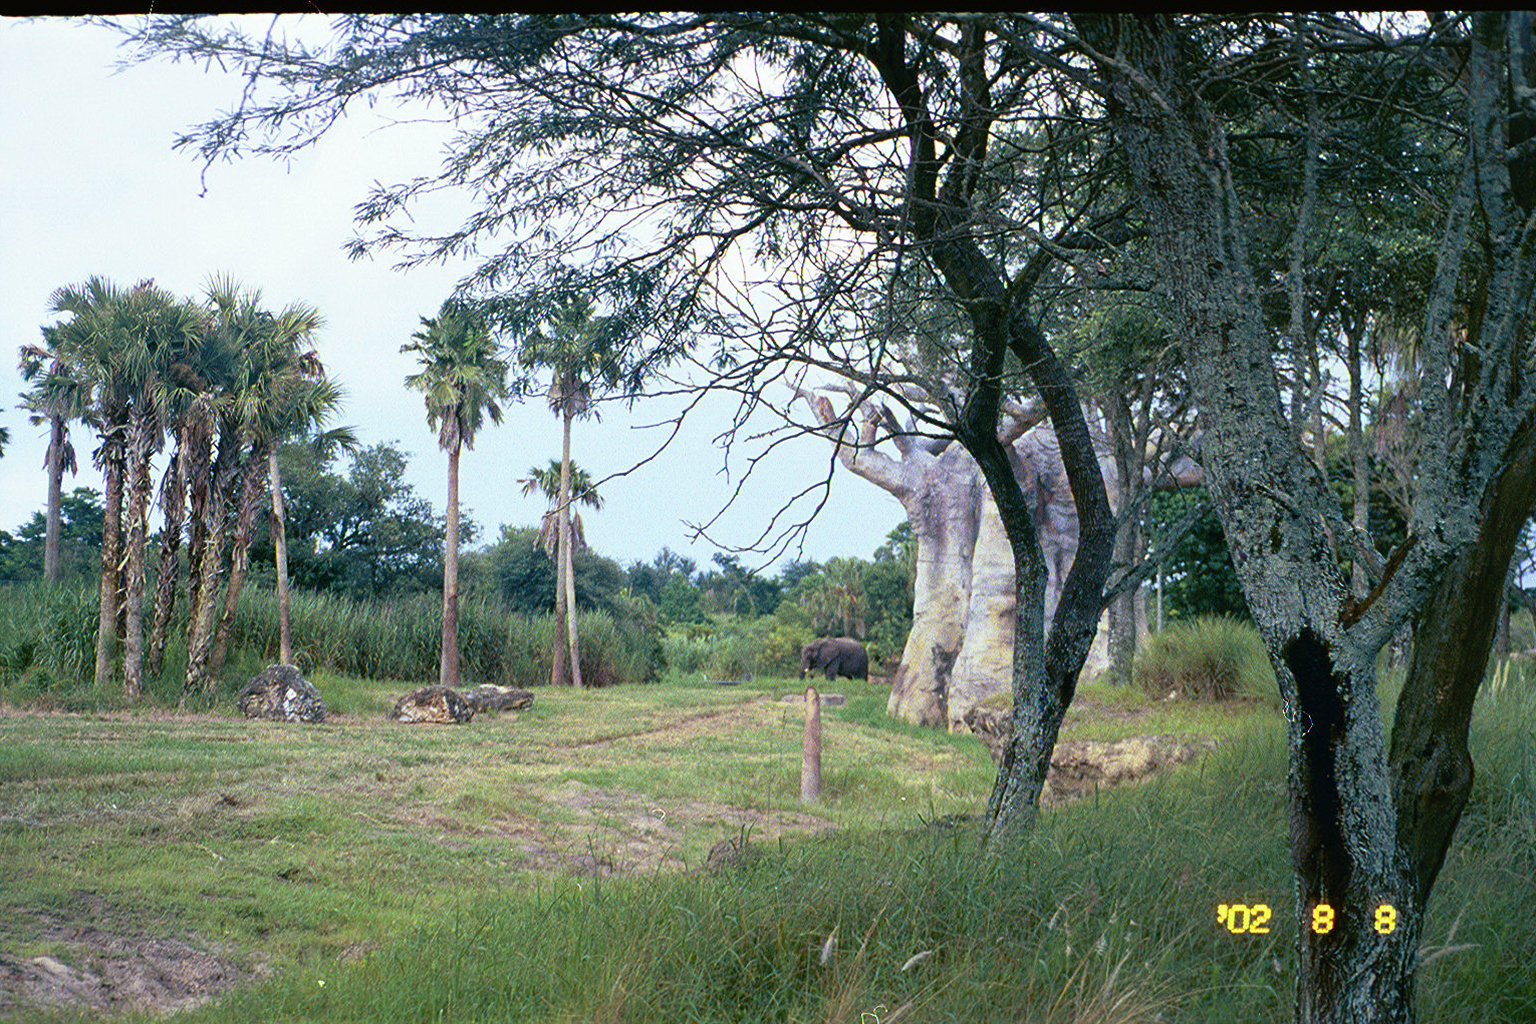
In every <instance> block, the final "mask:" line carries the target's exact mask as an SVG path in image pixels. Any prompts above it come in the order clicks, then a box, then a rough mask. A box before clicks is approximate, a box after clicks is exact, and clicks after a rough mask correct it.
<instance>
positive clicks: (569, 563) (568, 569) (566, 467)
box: [556, 408, 582, 690]
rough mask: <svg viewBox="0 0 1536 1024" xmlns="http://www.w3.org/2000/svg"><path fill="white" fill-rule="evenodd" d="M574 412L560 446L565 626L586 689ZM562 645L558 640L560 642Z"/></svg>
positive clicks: (574, 680)
mask: <svg viewBox="0 0 1536 1024" xmlns="http://www.w3.org/2000/svg"><path fill="white" fill-rule="evenodd" d="M573 418H574V417H573V415H572V413H571V410H570V409H569V408H567V409H566V410H565V432H564V439H563V440H562V442H561V447H560V520H559V527H560V558H561V562H562V565H563V567H564V573H563V577H564V585H565V591H564V594H563V598H564V602H565V625H566V630H567V635H568V636H569V637H570V642H571V685H572V686H574V687H575V688H576V689H578V690H580V689H582V681H581V642H580V640H579V639H578V637H577V630H576V559H575V552H574V551H573V550H572V547H573V545H572V542H571V420H572V419H573ZM556 646H558V641H557V643H556Z"/></svg>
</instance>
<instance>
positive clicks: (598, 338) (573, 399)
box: [520, 297, 621, 689]
mask: <svg viewBox="0 0 1536 1024" xmlns="http://www.w3.org/2000/svg"><path fill="white" fill-rule="evenodd" d="M546 325H547V326H548V328H549V333H547V334H546V333H544V332H543V331H534V332H533V333H532V334H530V335H529V336H528V337H527V338H525V339H524V341H523V346H522V351H521V354H520V360H521V362H522V364H523V366H524V367H528V368H534V367H546V368H548V369H550V370H553V371H554V373H553V377H552V379H551V381H550V385H549V390H548V392H547V393H546V395H547V397H548V399H549V408H550V410H551V411H552V412H554V413H555V414H556V415H557V416H559V417H561V419H562V420H563V425H564V434H563V438H562V441H561V449H560V504H559V506H558V507H557V509H556V511H557V514H558V523H557V529H558V536H559V538H560V542H559V549H560V559H559V561H558V562H557V563H556V569H557V582H556V587H555V620H556V623H557V625H558V626H559V628H561V629H562V630H564V631H565V633H566V636H567V637H568V638H569V640H570V657H571V682H572V684H573V685H575V686H576V687H577V688H578V689H579V688H580V687H581V653H580V646H579V641H578V639H577V635H576V615H575V610H576V584H575V579H574V577H573V574H572V561H571V558H572V555H571V532H570V508H571V473H570V469H571V421H572V420H574V419H575V418H577V417H578V416H580V417H583V418H584V417H586V416H589V415H594V414H595V410H594V409H593V408H592V385H593V384H594V383H598V384H602V385H605V386H607V387H610V388H612V387H616V386H617V385H618V383H619V380H620V376H621V369H620V366H619V358H618V351H617V343H618V339H619V334H620V330H621V324H620V322H619V320H618V318H616V317H593V316H592V306H591V303H589V302H588V301H587V300H586V299H584V298H580V297H575V298H567V299H564V300H561V301H558V302H556V303H555V306H554V309H553V311H552V312H551V313H550V314H549V316H548V317H547V318H546ZM564 662H565V649H564V647H562V646H561V645H560V644H559V643H558V642H557V643H556V645H555V657H554V665H553V668H552V670H551V676H550V681H551V683H553V684H554V685H557V686H558V685H561V684H563V683H564V682H565V665H564Z"/></svg>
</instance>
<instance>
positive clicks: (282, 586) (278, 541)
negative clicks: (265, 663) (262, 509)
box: [267, 446, 293, 665]
mask: <svg viewBox="0 0 1536 1024" xmlns="http://www.w3.org/2000/svg"><path fill="white" fill-rule="evenodd" d="M267 467H268V469H269V475H270V476H271V478H272V548H273V550H274V551H275V552H276V553H277V660H278V663H279V664H281V665H292V664H293V634H292V633H290V632H289V627H288V516H287V514H286V513H285V512H284V511H283V475H282V472H281V471H280V470H279V469H278V467H277V448H276V447H275V446H274V447H273V449H272V451H271V452H270V453H268V455H267Z"/></svg>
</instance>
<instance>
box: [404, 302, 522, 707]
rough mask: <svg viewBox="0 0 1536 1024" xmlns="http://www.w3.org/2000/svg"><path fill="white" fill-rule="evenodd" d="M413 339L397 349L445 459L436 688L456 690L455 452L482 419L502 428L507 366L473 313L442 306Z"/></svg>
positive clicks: (469, 443) (471, 440)
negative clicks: (413, 359) (408, 361)
mask: <svg viewBox="0 0 1536 1024" xmlns="http://www.w3.org/2000/svg"><path fill="white" fill-rule="evenodd" d="M421 326H422V329H421V330H420V331H417V332H416V333H415V334H413V335H411V337H412V338H414V339H416V340H415V341H414V342H409V343H407V344H405V345H402V346H400V351H401V352H414V353H416V354H417V356H418V357H419V359H420V360H421V371H420V372H419V373H413V374H411V375H410V376H409V377H407V378H405V383H406V385H407V386H409V387H413V388H415V389H416V390H418V391H420V392H421V393H422V395H423V396H424V398H425V401H426V406H427V423H428V424H429V425H431V426H433V427H436V428H438V433H437V443H438V445H439V446H440V447H441V448H442V449H443V450H444V451H446V452H447V453H448V530H447V534H448V535H447V537H446V539H445V540H444V543H443V642H442V655H441V658H440V660H439V664H438V682H440V683H441V684H442V685H443V686H458V685H459V452H460V449H461V447H464V448H471V449H472V448H474V446H475V434H476V432H477V431H479V429H480V427H481V425H482V423H483V421H484V417H485V416H490V418H491V422H492V423H500V422H501V406H500V405H499V404H497V403H499V402H504V401H506V398H507V384H506V377H507V364H506V361H505V360H504V359H502V358H500V353H501V348H500V346H499V345H497V344H496V342H495V340H494V339H493V338H492V337H491V334H490V330H489V329H488V328H487V326H486V324H485V321H484V320H483V319H482V318H480V317H479V316H477V315H476V314H475V313H473V312H472V311H470V310H468V309H465V308H463V307H461V306H457V305H455V304H454V303H453V302H452V301H449V302H445V303H443V306H442V308H441V309H440V310H438V314H437V316H436V317H433V318H431V319H428V318H427V317H422V318H421Z"/></svg>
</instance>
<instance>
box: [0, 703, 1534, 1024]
mask: <svg viewBox="0 0 1536 1024" xmlns="http://www.w3.org/2000/svg"><path fill="white" fill-rule="evenodd" d="M314 681H315V682H316V684H317V685H318V686H319V687H320V689H321V692H322V693H323V694H325V696H326V698H327V701H328V703H329V704H330V705H331V707H332V708H333V710H334V711H335V712H336V713H334V714H333V715H332V716H331V720H330V721H329V722H328V723H327V724H325V725H323V726H299V725H284V724H274V723H250V722H245V721H243V720H237V719H235V718H233V717H232V716H231V715H228V714H217V713H213V714H201V715H186V716H174V715H169V714H166V713H163V712H155V711H141V712H137V713H131V712H113V713H97V714H39V713H31V712H27V711H24V710H15V709H10V710H7V711H6V712H5V713H4V714H3V715H0V877H3V878H4V879H5V884H4V885H3V886H0V982H4V989H3V991H4V992H5V995H0V999H5V1000H7V1001H6V1002H0V1017H4V1016H7V1015H9V1019H14V1020H18V1021H33V1020H37V1021H43V1020H47V1021H54V1020H71V1019H76V1017H77V1016H79V1015H81V1014H82V1013H83V1014H84V1015H85V1016H86V1017H88V1018H91V1019H94V1018H96V1017H99V1016H101V1015H102V1014H103V1013H104V1012H111V1013H112V1014H114V1015H118V1014H126V1015H127V1016H126V1018H124V1019H136V1018H135V1016H134V1013H135V1011H132V1010H131V1009H130V1007H131V1006H132V1005H133V1004H134V1003H135V1002H138V1003H140V1004H153V1005H157V1006H160V1007H162V1008H166V1007H180V1006H195V1008H193V1009H191V1010H189V1012H188V1014H187V1016H186V1017H184V1018H178V1019H186V1020H193V1021H203V1020H207V1021H309V1020H313V1021H337V1020H356V1021H374V1020H403V1021H417V1020H420V1021H508V1022H511V1021H529V1022H541V1024H542V1022H555V1021H571V1022H574V1021H598V1020H611V1021H656V1022H667V1024H674V1022H684V1021H700V1022H702V1021H743V1022H765V1021H785V1022H800V1021H804V1022H810V1021H839V1022H841V1021H849V1022H855V1021H868V1022H871V1024H872V1022H873V1020H874V1016H865V1014H871V1015H875V1016H878V1017H879V1018H880V1020H881V1021H882V1022H884V1024H889V1021H891V1020H893V1019H895V1020H903V1019H905V1020H913V1021H916V1020H922V1021H977V1022H980V1021H1004V1020H1006V1021H1026V1020H1027V1021H1037V1020H1038V1021H1063V1022H1087V1021H1090V1020H1092V1021H1105V1022H1118V1021H1125V1022H1129V1021H1142V1020H1144V1021H1153V1020H1162V1021H1192V1022H1193V1021H1201V1022H1204V1021H1226V1020H1231V1021H1280V1020H1284V1019H1288V1016H1289V1006H1290V999H1291V985H1292V979H1293V977H1294V975H1293V967H1292V964H1291V960H1292V952H1291V948H1292V945H1293V941H1294V932H1293V931H1289V930H1288V927H1287V923H1286V918H1287V915H1286V914H1285V912H1284V908H1285V907H1286V906H1287V905H1288V902H1289V896H1288V893H1289V886H1290V882H1289V872H1288V866H1287V861H1288V858H1287V853H1286V849H1285V842H1284V836H1285V813H1284V803H1285V801H1284V791H1283V776H1284V769H1283V765H1284V754H1283V747H1282V742H1283V739H1282V736H1283V733H1282V723H1281V720H1280V718H1279V714H1278V712H1276V711H1274V710H1273V709H1271V708H1269V707H1266V706H1263V705H1259V704H1228V705H1199V704H1194V703H1191V702H1188V701H1173V702H1166V701H1155V700H1151V699H1149V698H1146V697H1144V696H1142V695H1141V694H1139V693H1136V692H1133V691H1127V690H1115V689H1111V688H1107V687H1085V688H1084V690H1083V692H1082V693H1081V694H1080V696H1079V699H1078V702H1077V703H1076V704H1074V707H1073V711H1072V713H1071V715H1070V717H1069V721H1068V726H1067V728H1066V729H1065V730H1064V732H1063V739H1064V740H1065V739H1102V740H1113V739H1120V738H1123V737H1126V736H1131V735H1147V734H1157V735H1168V736H1177V737H1182V738H1185V739H1189V740H1198V739H1211V740H1215V741H1216V744H1217V745H1216V748H1215V750H1214V751H1213V752H1212V753H1210V754H1207V755H1205V756H1203V757H1201V758H1199V759H1197V760H1195V761H1193V762H1191V763H1189V764H1187V765H1184V766H1182V767H1180V768H1177V769H1175V770H1172V771H1170V772H1167V773H1165V774H1164V775H1162V776H1159V777H1158V778H1156V779H1154V780H1152V781H1148V782H1144V783H1142V784H1139V785H1136V786H1128V787H1121V788H1117V789H1115V790H1111V791H1105V792H1102V793H1099V794H1097V795H1096V796H1094V797H1092V798H1090V799H1084V800H1081V801H1078V802H1077V803H1074V804H1071V805H1068V806H1066V807H1064V808H1062V809H1060V810H1055V811H1051V812H1048V813H1047V814H1046V815H1045V816H1044V817H1043V819H1042V821H1041V824H1040V827H1039V828H1038V829H1037V830H1036V832H1035V834H1034V835H1033V836H1031V838H1030V839H1029V840H1028V842H1027V843H1026V844H1025V846H1026V848H1023V849H1020V850H1019V851H1017V853H1016V855H1011V856H1009V857H1006V858H1003V859H1001V860H988V859H985V858H982V857H981V856H980V855H979V854H978V852H977V851H976V849H975V845H974V831H975V830H974V827H973V822H972V821H971V820H969V819H968V817H967V816H976V815H979V814H980V813H981V812H982V811H983V809H984V808H985V803H986V799H987V796H988V794H989V792H990V789H991V785H992V781H993V777H994V769H993V764H992V760H991V757H990V756H989V755H988V753H987V751H986V749H985V747H984V746H983V745H982V744H981V743H980V742H979V741H977V740H976V739H974V738H972V737H956V736H949V735H946V734H942V733H935V732H933V731H930V730H920V729H915V728H910V727H907V726H903V725H900V724H898V723H895V722H892V721H890V720H888V719H887V718H886V717H885V714H884V691H883V690H882V688H881V687H879V686H878V685H873V684H869V683H865V682H862V681H846V680H840V681H839V683H838V684H837V686H835V687H830V689H835V690H836V691H838V692H842V693H845V694H847V696H848V698H849V699H848V703H847V705H846V706H845V707H838V708H827V709H825V710H824V712H823V718H824V722H825V754H824V765H823V776H822V778H823V784H822V792H823V800H822V802H820V803H819V804H815V805H805V804H802V803H801V802H800V800H799V766H800V753H801V749H800V748H801V729H802V725H803V710H802V708H801V707H800V706H799V705H797V704H785V703H782V702H780V700H779V698H780V697H781V696H783V695H785V694H788V693H791V692H796V691H797V690H798V687H799V684H798V683H796V682H794V681H792V680H759V681H757V682H748V683H743V684H741V685H739V686H731V687H722V686H714V685H712V684H704V683H702V682H701V681H698V680H696V679H695V680H684V679H679V678H676V677H673V678H670V679H668V680H667V681H665V682H663V683H660V684H657V685H653V686H628V687H615V688H611V689H606V690H594V691H587V692H581V693H576V692H570V691H561V690H552V689H548V688H545V689H540V690H539V691H537V693H538V696H537V699H536V701H535V703H534V706H533V707H532V709H530V710H529V711H527V712H523V713H519V714H507V715H502V716H499V717H495V716H490V717H487V716H479V717H477V718H476V719H475V720H474V721H473V722H471V723H469V724H467V725H462V726H430V725H414V726H404V725H399V724H396V723H393V722H390V721H388V720H387V719H386V718H385V714H384V713H385V711H386V709H387V708H388V707H389V705H390V703H391V702H392V700H393V698H394V697H395V696H397V695H398V694H399V693H400V692H402V690H403V687H402V686H401V685H400V684H375V683H370V682H367V681H360V680H354V679H343V678H335V677H327V676H325V675H323V674H322V675H319V676H318V677H317V678H316V679H315V680H314ZM1531 693H1532V691H1531V688H1530V686H1529V684H1528V683H1526V682H1525V681H1524V679H1523V678H1517V679H1515V680H1514V681H1513V682H1511V683H1508V684H1507V685H1506V686H1505V687H1504V689H1503V690H1501V691H1498V692H1497V693H1495V694H1492V695H1491V696H1488V697H1486V698H1485V701H1484V703H1485V705H1486V706H1485V707H1483V708H1481V709H1480V712H1479V716H1478V724H1477V729H1476V734H1475V739H1476V740H1477V743H1478V746H1477V747H1476V748H1475V751H1474V752H1475V755H1477V756H1479V775H1478V786H1477V789H1476V790H1475V791H1474V796H1473V802H1472V806H1471V807H1469V809H1468V812H1467V816H1466V818H1465V819H1464V822H1463V825H1462V827H1461V831H1460V833H1459V835H1458V842H1457V844H1456V846H1455V847H1454V848H1453V850H1452V853H1451V855H1450V858H1449V861H1448V864H1447V867H1446V872H1445V875H1444V876H1443V878H1442V882H1441V885H1440V887H1439V888H1438V889H1437V890H1436V897H1435V901H1434V903H1432V905H1431V912H1430V920H1429V922H1428V926H1427V929H1426V939H1425V942H1426V946H1427V947H1428V949H1427V951H1426V952H1427V954H1429V955H1428V956H1427V957H1426V967H1425V969H1424V971H1423V973H1422V977H1421V984H1420V989H1421V1008H1422V1019H1425V1020H1435V1019H1439V1014H1440V1013H1441V1012H1445V1013H1449V1012H1450V1011H1451V1010H1452V1009H1455V1010H1456V1012H1457V1019H1458V1020H1459V1021H1466V1022H1474V1021H1490V1022H1510V1024H1515V1022H1517V1021H1523V1022H1528V1021H1530V1020H1536V981H1532V980H1531V979H1530V978H1529V972H1527V973H1526V974H1524V975H1522V974H1521V973H1520V969H1519V966H1518V965H1519V964H1521V963H1528V956H1529V949H1530V948H1531V946H1532V942H1533V941H1536V928H1533V926H1532V924H1531V923H1530V921H1529V919H1528V918H1529V915H1525V917H1526V920H1522V919H1521V915H1520V914H1519V913H1518V912H1517V911H1518V910H1519V908H1521V907H1529V906H1530V905H1532V900H1533V898H1536V883H1533V882H1532V878H1533V877H1536V818H1533V816H1532V814H1533V812H1532V808H1533V798H1532V792H1533V789H1536V750H1533V744H1532V740H1531V737H1532V736H1533V734H1536V716H1533V711H1532V709H1533V706H1536V701H1533V699H1532V696H1531ZM729 839H735V840H737V845H738V846H739V845H740V844H741V842H742V840H746V843H747V851H748V853H747V855H746V856H745V857H742V858H740V859H739V860H737V861H736V862H734V863H731V864H729V865H728V866H726V867H723V868H719V867H717V868H716V869H713V870H710V869H706V868H705V865H706V861H707V860H708V859H709V854H710V851H711V850H712V849H715V848H716V847H717V846H719V845H720V844H722V841H723V840H729ZM720 852H724V850H723V848H722V850H721V851H719V852H717V858H718V857H719V853H720ZM1222 902H1224V903H1233V902H1243V903H1255V902H1267V903H1269V904H1272V905H1273V906H1275V908H1276V911H1277V913H1276V927H1275V928H1274V930H1273V931H1272V933H1271V934H1269V935H1267V936H1249V935H1242V936H1234V935H1231V934H1229V933H1227V932H1226V931H1224V930H1221V929H1219V928H1217V927H1216V923H1215V913H1214V908H1215V906H1216V904H1217V903H1222ZM1289 927H1294V925H1293V924H1292V925H1290V926H1289ZM1437 949H1438V950H1442V951H1441V952H1439V953H1438V954H1436V953H1435V951H1436V950H1437ZM1494 980H1497V985H1495V984H1494V983H1493V982H1494ZM29 986H30V987H29ZM210 993H215V994H217V998H214V999H213V1000H212V1001H208V1002H205V1003H202V1004H201V1005H198V1004H199V1002H200V1000H202V999H204V998H206V997H207V996H208V995H209V994H210ZM29 995H30V996H31V997H32V998H34V999H44V1000H55V1001H56V1002H55V1003H53V1004H50V1005H43V1006H41V1007H40V1006H38V1005H36V1004H34V1003H33V1002H31V1001H29V999H28V996H29ZM66 997H69V998H66ZM902 1007H905V1009H902Z"/></svg>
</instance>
